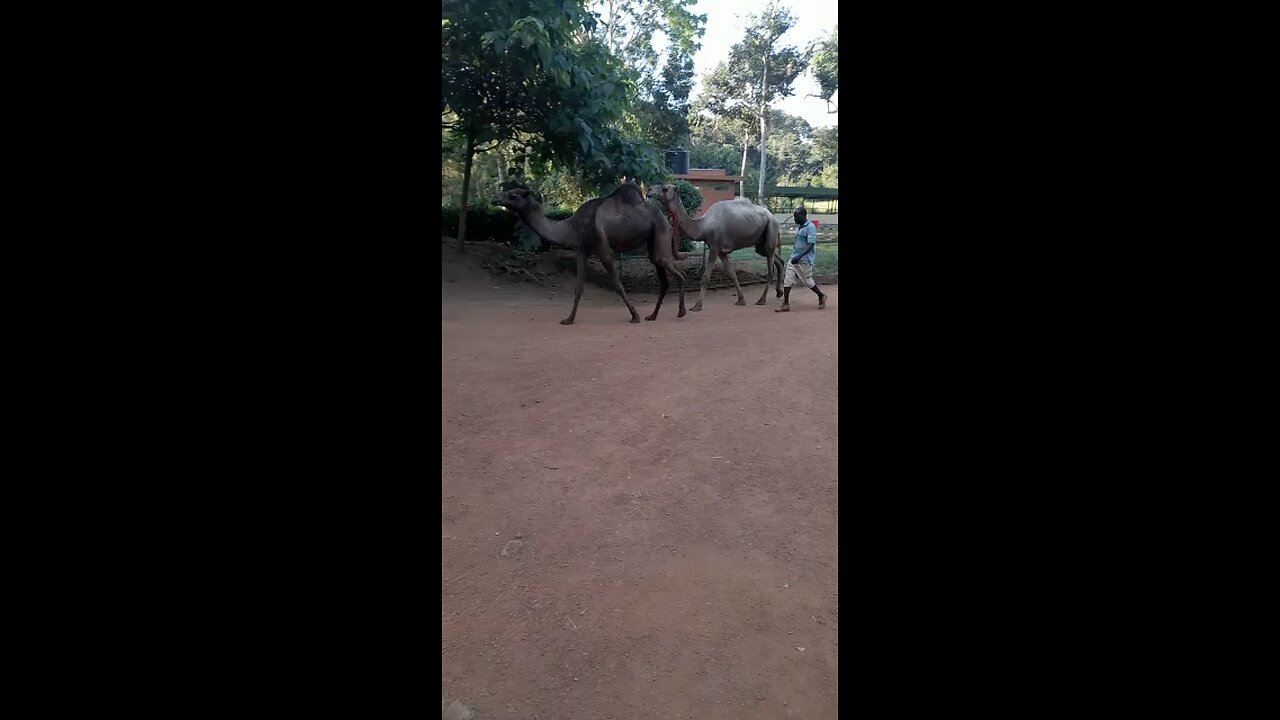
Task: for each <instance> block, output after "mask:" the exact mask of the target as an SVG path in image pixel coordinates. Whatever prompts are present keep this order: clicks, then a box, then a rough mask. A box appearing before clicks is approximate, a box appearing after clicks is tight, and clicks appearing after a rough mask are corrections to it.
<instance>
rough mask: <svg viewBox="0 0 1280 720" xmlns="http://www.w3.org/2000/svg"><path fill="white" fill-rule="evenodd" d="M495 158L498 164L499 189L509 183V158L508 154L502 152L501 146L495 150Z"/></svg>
mask: <svg viewBox="0 0 1280 720" xmlns="http://www.w3.org/2000/svg"><path fill="white" fill-rule="evenodd" d="M493 157H494V158H495V159H496V161H497V163H498V183H499V185H498V187H499V188H501V187H502V185H505V184H506V182H507V157H506V153H504V152H502V146H501V145H499V146H498V147H497V148H495V149H494V151H493Z"/></svg>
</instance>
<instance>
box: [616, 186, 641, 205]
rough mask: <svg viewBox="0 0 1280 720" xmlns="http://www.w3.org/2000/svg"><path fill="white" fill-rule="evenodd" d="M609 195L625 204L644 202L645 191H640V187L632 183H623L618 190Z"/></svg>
mask: <svg viewBox="0 0 1280 720" xmlns="http://www.w3.org/2000/svg"><path fill="white" fill-rule="evenodd" d="M609 197H610V198H613V199H614V200H617V201H618V202H620V203H622V204H624V205H643V204H644V193H642V192H640V188H638V187H636V186H635V185H632V184H631V183H623V184H621V185H619V186H618V189H617V190H614V191H613V192H611V193H609Z"/></svg>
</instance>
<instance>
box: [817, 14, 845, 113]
mask: <svg viewBox="0 0 1280 720" xmlns="http://www.w3.org/2000/svg"><path fill="white" fill-rule="evenodd" d="M839 31H840V26H839V25H838V24H837V25H836V26H835V27H833V28H831V37H829V38H827V39H825V40H822V41H820V42H818V43H817V46H816V47H815V52H814V56H813V77H814V79H816V80H817V81H818V90H819V94H818V97H820V98H822V99H823V100H826V101H827V112H835V111H836V109H834V108H832V107H831V97H832V96H833V95H835V94H836V91H837V90H839V89H840V75H839V73H838V69H839V67H840V42H839V39H838V33H839Z"/></svg>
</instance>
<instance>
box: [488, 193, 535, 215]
mask: <svg viewBox="0 0 1280 720" xmlns="http://www.w3.org/2000/svg"><path fill="white" fill-rule="evenodd" d="M493 204H494V205H501V206H502V207H504V208H506V209H508V210H511V211H512V212H515V213H524V212H533V211H535V210H540V209H542V203H541V202H539V201H538V196H537V195H535V194H533V193H532V192H530V191H529V190H526V189H525V188H522V187H514V188H511V189H510V190H503V191H502V192H500V193H498V194H497V195H494V196H493Z"/></svg>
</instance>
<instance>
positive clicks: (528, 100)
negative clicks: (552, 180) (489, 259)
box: [440, 0, 662, 249]
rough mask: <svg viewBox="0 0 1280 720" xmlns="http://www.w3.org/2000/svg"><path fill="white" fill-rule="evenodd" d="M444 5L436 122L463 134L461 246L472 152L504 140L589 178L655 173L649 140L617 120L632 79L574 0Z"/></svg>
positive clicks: (464, 0)
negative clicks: (626, 131) (625, 129)
mask: <svg viewBox="0 0 1280 720" xmlns="http://www.w3.org/2000/svg"><path fill="white" fill-rule="evenodd" d="M443 14H444V17H443V19H442V21H441V53H440V54H441V84H442V88H443V89H442V95H441V100H440V112H441V124H442V126H444V127H445V128H447V129H448V130H449V131H450V132H451V133H453V134H454V135H455V136H457V137H458V138H460V139H461V144H462V146H463V150H462V155H463V158H464V163H463V182H462V202H461V203H460V207H459V218H458V247H459V249H461V248H462V247H463V243H464V242H465V239H466V215H467V206H468V204H469V201H470V192H471V174H472V163H473V160H474V157H475V155H476V153H478V152H485V151H488V150H492V149H495V148H497V147H498V145H499V143H500V142H501V141H502V140H518V141H520V142H521V143H525V144H527V146H528V147H529V148H530V153H529V155H531V157H532V158H533V159H534V160H538V161H549V162H552V163H553V164H555V165H556V166H560V167H565V168H572V169H574V170H575V171H576V172H577V173H579V174H580V177H581V178H582V181H583V182H584V183H585V184H588V185H590V186H593V187H599V186H601V185H604V184H607V183H609V182H615V181H616V180H617V179H618V178H619V177H627V178H635V179H637V180H642V181H645V182H653V181H655V180H657V179H660V177H661V176H662V165H661V163H660V161H659V154H658V152H657V149H656V148H653V147H652V146H650V145H646V144H645V143H643V142H641V141H637V140H635V139H632V138H628V137H625V136H623V134H622V133H620V132H619V130H618V128H617V124H618V121H619V120H620V119H621V117H622V115H623V113H624V112H625V111H626V109H627V107H628V102H627V98H628V97H629V96H630V95H631V94H633V92H634V83H633V82H631V81H630V80H629V79H628V78H627V76H626V73H625V68H624V66H623V64H622V62H621V60H619V59H617V58H614V57H613V56H611V55H610V53H609V51H608V49H607V48H606V47H605V46H604V45H603V44H602V43H600V42H598V41H597V40H595V39H594V38H593V36H592V33H593V31H594V30H595V25H596V18H595V16H594V15H593V14H591V13H588V12H586V10H585V8H584V7H583V5H582V2H581V0H504V1H503V2H493V1H492V0H487V1H484V0H446V1H445V3H444V7H443ZM499 160H500V158H499ZM495 170H496V171H497V177H498V178H500V177H501V176H502V175H504V174H505V173H504V171H503V170H501V169H499V167H497V166H495Z"/></svg>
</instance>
